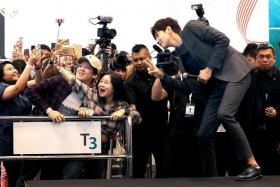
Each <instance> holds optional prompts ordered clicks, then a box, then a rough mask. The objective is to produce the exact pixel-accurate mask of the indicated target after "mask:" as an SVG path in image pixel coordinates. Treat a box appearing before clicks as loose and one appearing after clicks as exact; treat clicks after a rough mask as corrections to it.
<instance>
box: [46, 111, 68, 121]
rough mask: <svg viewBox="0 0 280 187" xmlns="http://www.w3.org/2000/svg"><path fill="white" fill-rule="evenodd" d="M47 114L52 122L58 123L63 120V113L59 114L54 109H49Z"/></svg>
mask: <svg viewBox="0 0 280 187" xmlns="http://www.w3.org/2000/svg"><path fill="white" fill-rule="evenodd" d="M48 116H49V118H51V119H52V121H53V122H54V123H60V122H62V121H64V120H65V118H64V115H63V114H61V113H60V112H58V111H55V110H51V111H50V112H49V113H48Z"/></svg>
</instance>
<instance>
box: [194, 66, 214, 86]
mask: <svg viewBox="0 0 280 187" xmlns="http://www.w3.org/2000/svg"><path fill="white" fill-rule="evenodd" d="M211 76H212V69H210V68H208V67H207V68H204V69H202V70H200V71H199V75H198V78H197V80H198V81H199V82H201V83H203V84H207V82H208V81H209V79H210V78H211Z"/></svg>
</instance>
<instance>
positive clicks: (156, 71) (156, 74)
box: [143, 59, 164, 78]
mask: <svg viewBox="0 0 280 187" xmlns="http://www.w3.org/2000/svg"><path fill="white" fill-rule="evenodd" d="M143 64H144V65H145V66H146V67H147V70H148V73H149V74H150V75H152V76H154V77H156V78H161V77H163V76H164V73H163V72H162V71H161V70H160V69H159V68H158V67H157V66H155V65H154V64H153V63H152V62H151V60H150V59H145V60H143Z"/></svg>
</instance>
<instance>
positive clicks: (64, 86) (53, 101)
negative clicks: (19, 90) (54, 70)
mask: <svg viewBox="0 0 280 187" xmlns="http://www.w3.org/2000/svg"><path fill="white" fill-rule="evenodd" d="M71 92H72V88H71V86H70V85H69V84H68V83H67V81H65V80H64V79H63V77H62V76H60V75H58V76H54V77H51V78H49V79H45V80H43V81H41V82H40V83H39V84H36V85H34V86H32V87H31V88H27V89H26V91H25V96H26V97H27V98H28V99H29V100H30V102H31V103H32V104H33V105H34V106H35V107H38V108H39V109H40V110H42V111H43V112H45V111H46V110H47V108H48V107H51V108H52V109H54V110H57V109H58V108H59V106H60V105H61V104H62V102H63V101H64V99H65V98H66V97H67V96H68V95H69V94H70V93H71Z"/></svg>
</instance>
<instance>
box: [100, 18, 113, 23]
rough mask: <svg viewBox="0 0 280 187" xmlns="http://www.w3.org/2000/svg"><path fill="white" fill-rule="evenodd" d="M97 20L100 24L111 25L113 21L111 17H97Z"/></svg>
mask: <svg viewBox="0 0 280 187" xmlns="http://www.w3.org/2000/svg"><path fill="white" fill-rule="evenodd" d="M97 19H98V20H99V21H100V22H101V23H111V22H112V21H113V17H111V16H97Z"/></svg>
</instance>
